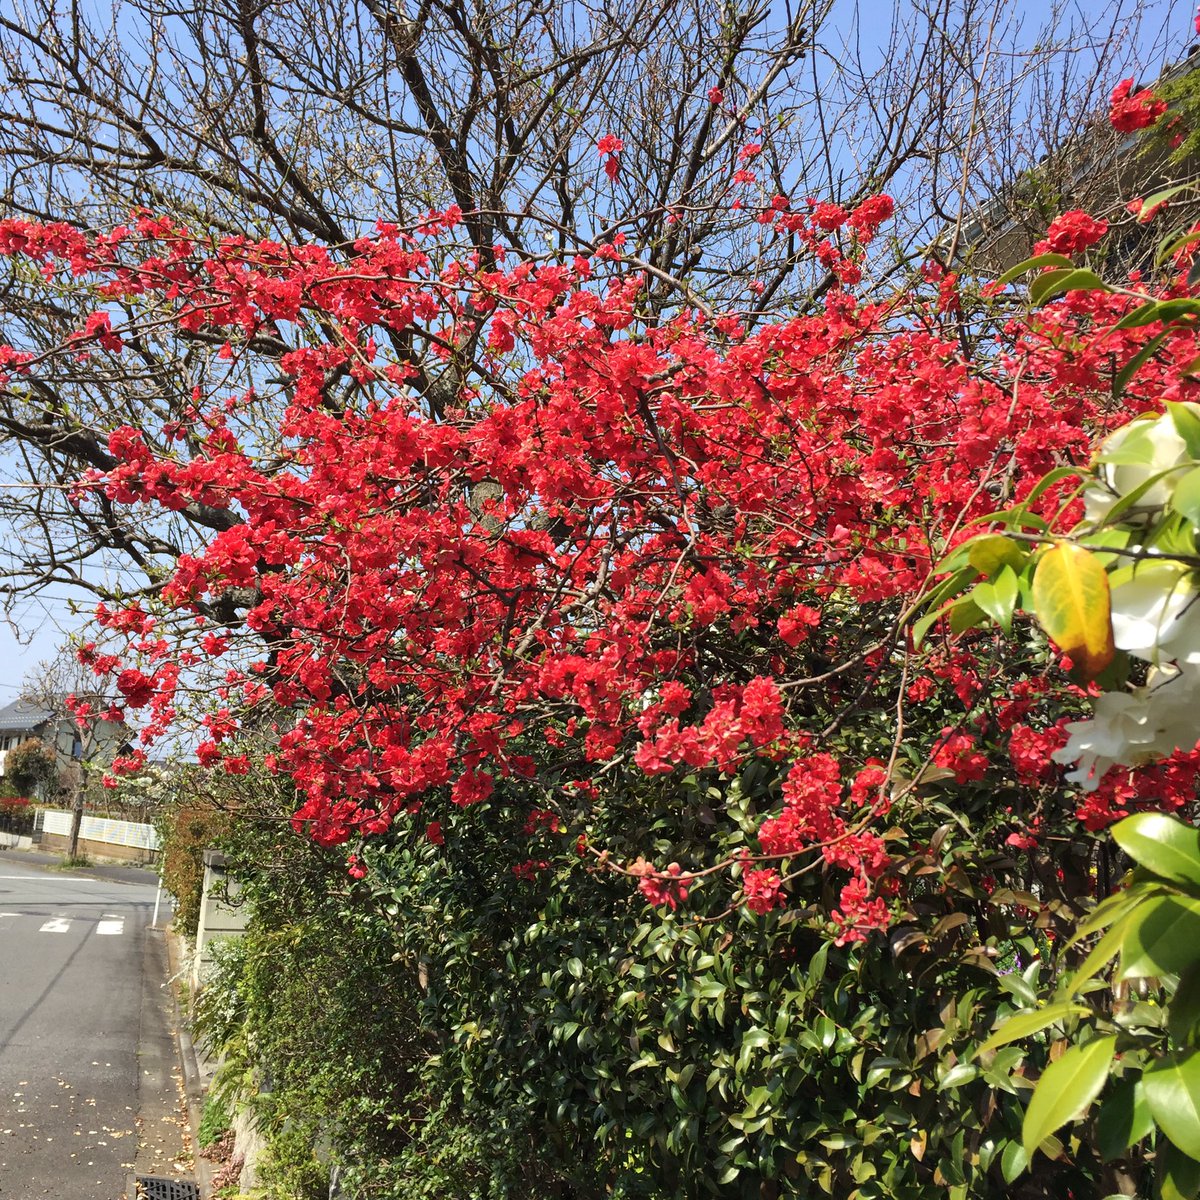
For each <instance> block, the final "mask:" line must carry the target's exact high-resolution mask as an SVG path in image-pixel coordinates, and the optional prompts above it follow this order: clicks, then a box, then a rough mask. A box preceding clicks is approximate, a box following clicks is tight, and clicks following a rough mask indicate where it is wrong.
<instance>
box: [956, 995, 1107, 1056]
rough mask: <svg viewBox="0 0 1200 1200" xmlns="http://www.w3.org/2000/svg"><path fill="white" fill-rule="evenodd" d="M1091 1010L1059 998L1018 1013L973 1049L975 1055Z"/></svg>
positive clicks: (1088, 1012)
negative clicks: (1034, 1008)
mask: <svg viewBox="0 0 1200 1200" xmlns="http://www.w3.org/2000/svg"><path fill="white" fill-rule="evenodd" d="M1091 1012H1092V1010H1091V1009H1090V1008H1085V1007H1084V1006H1083V1005H1082V1004H1076V1003H1075V1002H1074V1001H1073V1000H1059V1001H1057V1002H1056V1003H1054V1004H1047V1005H1046V1007H1045V1008H1039V1009H1037V1010H1036V1011H1034V1012H1023V1013H1018V1014H1017V1015H1016V1016H1014V1017H1009V1019H1008V1020H1007V1021H1005V1022H1004V1023H1003V1024H1002V1025H1000V1027H999V1028H998V1029H996V1031H995V1032H994V1033H993V1034H992V1036H991V1037H990V1038H988V1040H987V1041H986V1042H984V1043H983V1045H982V1046H980V1047H979V1049H978V1050H976V1051H975V1056H976V1057H978V1056H979V1055H981V1054H986V1053H987V1052H988V1051H989V1050H995V1049H996V1048H997V1047H999V1046H1004V1045H1007V1044H1008V1043H1009V1042H1019V1041H1021V1040H1023V1039H1024V1038H1027V1037H1029V1036H1031V1035H1032V1034H1035V1033H1038V1032H1040V1031H1041V1030H1043V1029H1045V1028H1046V1027H1047V1026H1049V1025H1056V1024H1057V1023H1058V1022H1059V1021H1066V1020H1069V1019H1070V1018H1071V1017H1087V1016H1091Z"/></svg>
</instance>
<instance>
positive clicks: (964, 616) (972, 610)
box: [950, 596, 987, 637]
mask: <svg viewBox="0 0 1200 1200" xmlns="http://www.w3.org/2000/svg"><path fill="white" fill-rule="evenodd" d="M985 616H987V614H986V613H985V612H984V611H983V609H982V608H980V607H979V605H978V604H976V603H975V601H974V600H972V599H971V597H970V596H964V597H963V598H962V599H961V600H959V601H957V602H956V603H955V604H954V605H953V607H952V608H951V609H950V632H951V633H952V634H954V636H955V637H957V636H958V635H959V634H960V633H966V631H967V630H968V629H974V628H975V627H976V626H977V625H980V624H982V623H983V619H984V617H985Z"/></svg>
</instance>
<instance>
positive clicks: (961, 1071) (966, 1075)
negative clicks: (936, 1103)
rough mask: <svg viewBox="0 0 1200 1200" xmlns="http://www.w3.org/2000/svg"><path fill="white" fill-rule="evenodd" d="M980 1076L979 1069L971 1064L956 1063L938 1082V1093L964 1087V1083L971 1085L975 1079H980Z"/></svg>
mask: <svg viewBox="0 0 1200 1200" xmlns="http://www.w3.org/2000/svg"><path fill="white" fill-rule="evenodd" d="M978 1076H979V1068H978V1067H973V1066H972V1065H971V1064H970V1063H956V1064H955V1065H954V1066H952V1067H951V1068H950V1070H948V1071H947V1072H946V1074H945V1075H943V1076H942V1078H941V1080H940V1081H939V1082H938V1091H939V1092H941V1091H945V1090H946V1089H947V1088H956V1087H962V1085H963V1084H964V1083H970V1082H971V1081H972V1080H973V1079H976V1078H978Z"/></svg>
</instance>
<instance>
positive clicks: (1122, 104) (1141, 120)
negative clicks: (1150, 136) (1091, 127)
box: [1108, 78, 1167, 133]
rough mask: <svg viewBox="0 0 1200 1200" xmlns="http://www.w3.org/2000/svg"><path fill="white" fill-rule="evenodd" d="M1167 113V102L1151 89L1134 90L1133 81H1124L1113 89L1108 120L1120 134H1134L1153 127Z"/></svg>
mask: <svg viewBox="0 0 1200 1200" xmlns="http://www.w3.org/2000/svg"><path fill="white" fill-rule="evenodd" d="M1166 111H1167V102H1166V101H1165V100H1160V99H1159V98H1158V97H1157V96H1156V95H1155V94H1154V93H1153V92H1152V91H1151V90H1150V89H1149V88H1140V89H1139V90H1138V91H1136V92H1135V91H1134V90H1133V79H1132V78H1130V79H1123V80H1121V82H1120V83H1118V84H1117V86H1116V87H1115V88H1113V94H1112V101H1111V103H1110V106H1109V110H1108V119H1109V121H1110V122H1111V124H1112V127H1113V128H1114V129H1116V130H1117V131H1118V132H1120V133H1133V132H1135V131H1136V130H1138V129H1146V128H1147V127H1148V126H1150V125H1153V124H1154V123H1155V122H1156V121H1157V120H1158V119H1159V117H1161V116H1162V115H1163V113H1165V112H1166Z"/></svg>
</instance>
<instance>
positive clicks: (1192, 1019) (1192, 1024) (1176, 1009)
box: [1167, 960, 1200, 1045]
mask: <svg viewBox="0 0 1200 1200" xmlns="http://www.w3.org/2000/svg"><path fill="white" fill-rule="evenodd" d="M1198 1030H1200V960H1198V961H1197V962H1195V963H1193V964H1192V965H1191V966H1190V967H1188V969H1187V970H1186V971H1184V972H1183V974H1182V975H1181V976H1180V977H1179V984H1178V986H1177V987H1176V988H1175V995H1173V996H1172V997H1171V1002H1170V1004H1168V1005H1167V1032H1168V1033H1169V1034H1170V1035H1171V1040H1172V1041H1174V1042H1175V1043H1176V1044H1177V1045H1184V1044H1185V1043H1187V1042H1192V1041H1194V1039H1195V1037H1196V1033H1197V1031H1198Z"/></svg>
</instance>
